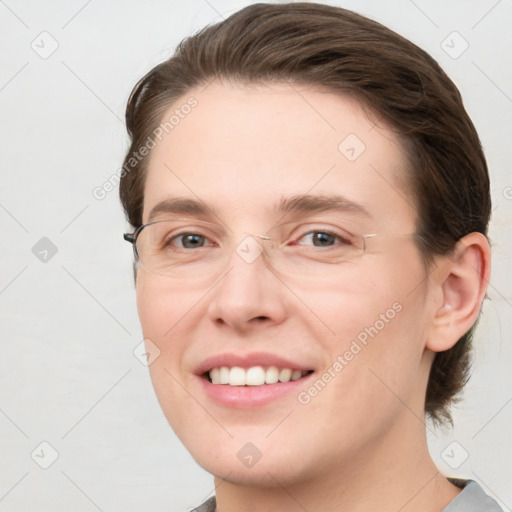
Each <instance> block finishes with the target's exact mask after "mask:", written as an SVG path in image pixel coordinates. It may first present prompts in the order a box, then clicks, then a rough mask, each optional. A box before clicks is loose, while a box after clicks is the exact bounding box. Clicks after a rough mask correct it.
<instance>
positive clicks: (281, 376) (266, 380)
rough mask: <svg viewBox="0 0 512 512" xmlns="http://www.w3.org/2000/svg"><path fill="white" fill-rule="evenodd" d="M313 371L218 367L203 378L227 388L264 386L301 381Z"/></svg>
mask: <svg viewBox="0 0 512 512" xmlns="http://www.w3.org/2000/svg"><path fill="white" fill-rule="evenodd" d="M311 373H313V370H294V369H292V368H279V367H277V366H251V367H249V368H242V367H240V366H231V367H230V366H219V367H215V368H212V369H211V370H209V371H207V372H205V373H204V374H203V377H204V378H206V380H208V381H209V382H210V383H212V384H219V385H227V386H264V385H272V384H279V383H283V384H284V383H286V382H291V381H296V380H299V379H302V378H303V377H305V376H307V375H310V374H311Z"/></svg>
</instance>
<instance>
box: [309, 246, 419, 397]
mask: <svg viewBox="0 0 512 512" xmlns="http://www.w3.org/2000/svg"><path fill="white" fill-rule="evenodd" d="M409 261H410V262H412V263H407V259H406V258H405V257H404V256H403V255H402V257H397V259H395V260H394V259H393V258H390V259H388V260H387V261H386V260H384V259H383V258H380V266H377V265H376V264H375V263H376V261H370V262H369V264H368V265H365V266H364V267H363V266H361V268H360V269H359V270H357V272H353V273H352V274H351V278H350V279H347V280H344V282H343V281H342V280H340V281H339V283H338V284H337V285H333V286H332V287H330V288H324V289H322V290H318V291H317V292H316V293H315V294H314V295H310V298H311V302H310V307H311V309H312V310H314V312H315V313H316V314H317V315H318V316H319V317H320V318H321V320H322V323H323V324H324V325H325V328H324V329H323V330H322V331H323V332H324V333H325V335H324V336H323V345H324V348H325V349H326V352H327V354H328V360H327V361H326V365H327V368H331V373H333V372H334V373H335V374H336V375H339V376H340V378H339V379H338V378H337V379H336V380H337V381H338V384H339V386H340V389H342V391H343V396H344V397H345V398H346V397H347V396H350V395H351V393H352V392H353V393H352V395H351V396H352V397H359V398H360V397H361V396H365V397H370V396H372V395H373V396H374V399H373V400H374V403H378V400H383V399H386V398H389V399H390V400H393V395H392V393H390V389H392V390H395V391H396V392H397V393H399V394H403V395H404V396H405V395H408V394H409V392H410V393H415V391H416V390H415V389H413V388H414V386H415V385H416V384H415V383H416V382H417V381H418V372H419V371H420V369H419V368H420V365H421V361H422V356H423V351H424V343H425V339H424V329H423V327H424V323H425V318H424V312H423V310H424V304H425V299H426V297H425V287H424V286H422V285H421V283H422V280H423V279H424V277H425V273H424V270H423V268H422V267H421V265H419V264H418V263H417V261H416V260H415V259H414V258H412V256H411V259H410V260H409ZM308 305H309V304H308ZM336 362H337V363H338V364H336ZM333 365H336V367H335V368H332V366H333ZM336 370H338V371H336ZM386 387H388V388H389V389H386ZM359 398H357V399H359ZM348 400H349V402H350V401H351V399H350V398H348ZM375 400H377V402H375ZM385 401H386V402H387V401H388V400H385Z"/></svg>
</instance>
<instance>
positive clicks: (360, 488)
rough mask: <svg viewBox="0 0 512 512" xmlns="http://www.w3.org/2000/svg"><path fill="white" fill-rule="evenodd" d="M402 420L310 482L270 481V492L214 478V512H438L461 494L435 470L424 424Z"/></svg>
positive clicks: (408, 416) (409, 418)
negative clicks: (381, 435)
mask: <svg viewBox="0 0 512 512" xmlns="http://www.w3.org/2000/svg"><path fill="white" fill-rule="evenodd" d="M403 419H404V422H402V426H401V428H398V429H393V431H392V432H391V431H390V432H388V433H387V434H386V435H385V439H379V440H374V442H372V443H370V444H368V446H366V447H365V449H364V450H363V451H360V452H358V453H357V457H354V458H352V459H351V460H344V461H343V462H342V463H338V464H328V465H326V468H325V470H324V471H322V472H318V473H316V474H315V477H314V478H309V479H307V480H302V481H300V482H295V483H292V484H290V485H281V484H280V483H279V481H278V479H277V478H275V486H273V487H269V486H267V487H265V486H258V484H255V485H254V486H251V487H248V486H246V485H239V484H236V483H233V482H230V481H228V480H223V479H221V478H217V477H216V478H215V487H216V497H217V511H218V512H235V511H236V512H246V511H247V512H249V511H251V512H254V511H257V512H267V511H268V512H270V511H275V510H279V511H280V512H298V511H301V512H303V511H304V510H307V511H308V512H316V511H318V512H320V511H325V510H331V511H340V512H341V511H344V512H346V511H350V512H367V511H368V510H373V509H378V510H380V511H381V512H397V511H400V512H439V511H441V510H442V509H443V508H445V507H446V506H447V505H448V503H449V502H450V501H452V500H453V499H454V498H455V496H457V494H458V493H459V492H460V489H459V488H458V487H456V486H454V485H453V484H451V483H450V482H449V481H448V480H447V479H446V478H445V477H444V476H443V475H441V474H440V473H439V471H438V470H437V468H436V466H435V464H434V462H433V461H432V459H431V457H430V454H429V452H428V446H427V441H426V435H425V427H424V425H423V423H422V422H421V421H420V420H419V419H418V418H417V417H416V416H414V415H412V414H410V412H408V413H407V414H404V418H403ZM404 423H405V425H404ZM268 473H271V471H269V472H268ZM275 476H277V475H274V477H275Z"/></svg>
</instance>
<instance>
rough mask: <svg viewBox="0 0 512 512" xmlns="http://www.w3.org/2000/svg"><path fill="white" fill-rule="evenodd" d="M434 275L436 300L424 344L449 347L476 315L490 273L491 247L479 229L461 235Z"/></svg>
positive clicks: (436, 350) (434, 348) (429, 346)
mask: <svg viewBox="0 0 512 512" xmlns="http://www.w3.org/2000/svg"><path fill="white" fill-rule="evenodd" d="M436 263H437V268H436V271H435V272H434V275H433V281H434V282H433V287H434V288H433V292H434V295H435V304H434V308H433V315H432V318H431V323H430V329H429V335H428V339H427V344H426V348H428V349H430V350H432V351H434V352H442V351H444V350H448V349H450V348H451V347H453V346H454V345H455V343H457V341H458V340H459V339H460V338H461V337H462V336H464V334H466V332H467V331H468V330H469V329H470V328H471V327H472V325H473V324H474V323H475V322H476V320H477V319H478V315H479V313H480V308H481V305H482V301H483V299H484V296H485V292H486V290H487V285H488V283H489V279H490V275H491V249H490V247H489V242H488V240H487V238H486V237H485V236H484V235H483V234H481V233H470V234H468V235H466V236H464V237H463V238H461V239H460V240H459V241H458V242H457V245H456V247H455V251H454V253H453V254H452V255H450V256H447V257H442V258H440V259H439V261H438V262H436Z"/></svg>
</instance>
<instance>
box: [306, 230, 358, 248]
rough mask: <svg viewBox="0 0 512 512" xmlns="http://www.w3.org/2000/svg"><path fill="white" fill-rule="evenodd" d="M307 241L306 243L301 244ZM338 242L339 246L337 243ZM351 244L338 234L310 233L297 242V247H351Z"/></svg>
mask: <svg viewBox="0 0 512 512" xmlns="http://www.w3.org/2000/svg"><path fill="white" fill-rule="evenodd" d="M302 240H305V241H306V243H301V241H302ZM337 241H338V244H336V242H337ZM350 244H351V242H350V240H349V239H348V238H345V237H343V236H341V235H339V234H337V233H333V232H331V231H320V230H319V231H310V232H308V233H306V234H304V235H303V236H302V237H301V238H300V239H299V240H298V242H297V245H313V246H314V247H333V246H334V245H350Z"/></svg>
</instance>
